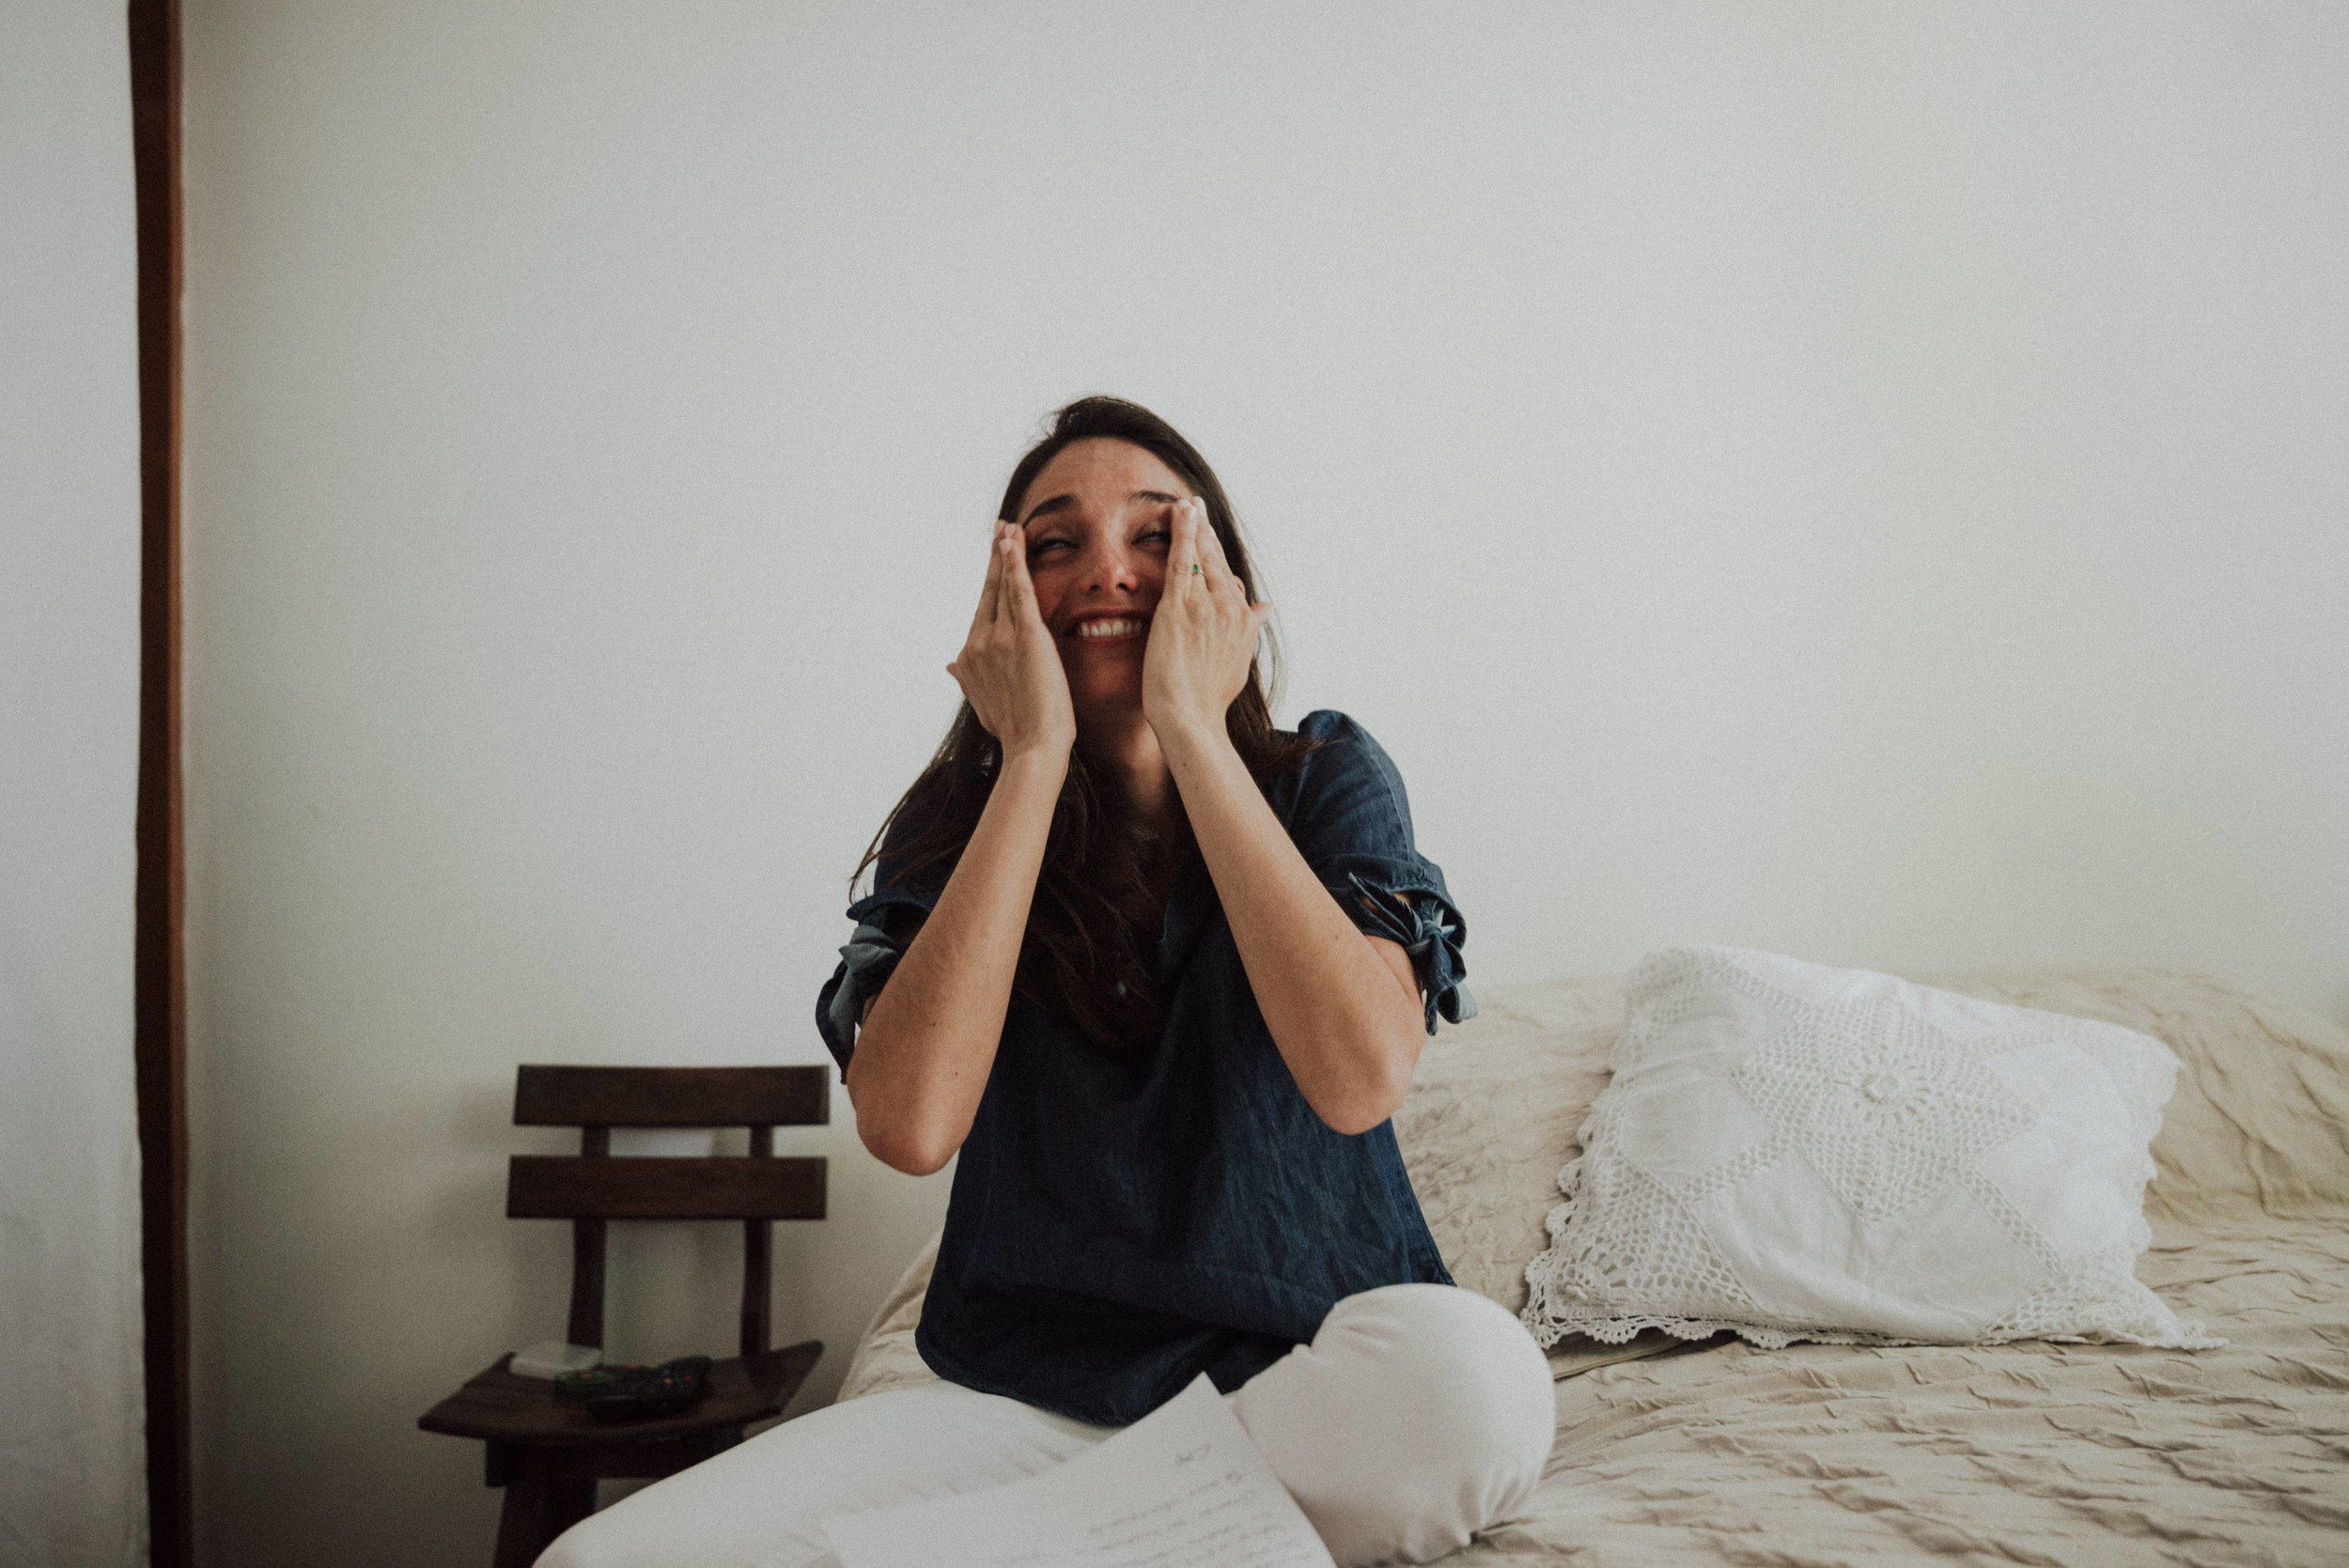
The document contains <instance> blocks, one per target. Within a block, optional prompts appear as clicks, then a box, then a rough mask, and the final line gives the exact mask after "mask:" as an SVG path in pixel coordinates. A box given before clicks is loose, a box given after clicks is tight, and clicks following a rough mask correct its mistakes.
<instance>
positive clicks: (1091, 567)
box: [1077, 540, 1142, 594]
mask: <svg viewBox="0 0 2349 1568" xmlns="http://www.w3.org/2000/svg"><path fill="white" fill-rule="evenodd" d="M1083 565H1084V570H1083V571H1082V572H1081V573H1080V574H1079V577H1078V581H1077V586H1078V588H1079V590H1080V591H1081V592H1083V593H1087V594H1112V593H1131V592H1133V591H1134V590H1135V589H1136V588H1139V587H1140V586H1141V585H1142V579H1141V578H1140V577H1139V576H1138V575H1137V574H1136V573H1135V570H1134V558H1133V555H1132V553H1131V552H1130V551H1128V550H1126V549H1125V547H1124V546H1122V545H1119V544H1116V543H1113V542H1111V541H1108V540H1103V541H1100V542H1098V543H1096V544H1095V545H1094V546H1093V548H1092V549H1091V550H1089V551H1086V552H1085V559H1084V563H1083Z"/></svg>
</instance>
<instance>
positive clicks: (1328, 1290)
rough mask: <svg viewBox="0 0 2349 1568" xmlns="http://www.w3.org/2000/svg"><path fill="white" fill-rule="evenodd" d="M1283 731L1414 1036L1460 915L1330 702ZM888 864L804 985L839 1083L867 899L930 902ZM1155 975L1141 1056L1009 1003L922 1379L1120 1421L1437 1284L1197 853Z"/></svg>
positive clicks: (1312, 821)
mask: <svg viewBox="0 0 2349 1568" xmlns="http://www.w3.org/2000/svg"><path fill="white" fill-rule="evenodd" d="M1298 729H1299V732H1300V733H1302V734H1304V735H1306V736H1309V737H1313V738H1315V739H1318V740H1322V741H1325V742H1327V744H1325V745H1323V746H1322V747H1321V748H1320V749H1319V750H1317V751H1315V752H1313V753H1310V754H1309V755H1308V756H1307V757H1306V758H1305V761H1304V763H1303V765H1302V767H1301V768H1299V769H1298V770H1297V771H1295V772H1293V773H1290V774H1288V775H1286V776H1284V777H1282V778H1280V779H1277V780H1275V781H1274V782H1273V785H1272V788H1271V791H1270V794H1269V799H1270V800H1271V804H1272V809H1273V812H1274V813H1275V815H1278V816H1279V817H1280V819H1281V822H1282V825H1283V827H1285V828H1286V829H1287V830H1288V832H1289V836H1290V838H1291V839H1292V840H1294V841H1295V843H1296V845H1297V847H1298V849H1299V851H1300V852H1301V853H1302V854H1303V856H1304V858H1305V862H1306V864H1308V865H1310V866H1311V867H1312V868H1313V870H1314V874H1315V876H1317V877H1320V879H1321V882H1322V885H1323V886H1324V887H1326V888H1328V889H1329V890H1330V893H1331V894H1332V895H1333V896H1334V897H1335V898H1336V899H1337V901H1338V904H1339V907H1340V908H1344V909H1345V910H1346V913H1347V914H1348V915H1349V916H1351V917H1352V918H1353V919H1354V921H1355V923H1356V924H1358V925H1360V926H1361V928H1362V929H1363V930H1364V931H1368V932H1372V933H1375V934H1377V935H1378V936H1382V937H1388V938H1392V939H1393V940H1395V941H1397V942H1400V943H1401V944H1402V945H1403V946H1404V947H1405V948H1406V949H1407V950H1408V952H1409V954H1410V955H1411V961H1412V964H1413V966H1414V967H1415V969H1416V970H1417V972H1418V978H1419V986H1420V991H1421V994H1422V996H1423V1000H1424V1002H1425V1006H1426V1018H1427V1030H1428V1032H1429V1033H1431V1034H1432V1033H1434V1032H1435V1029H1436V1019H1437V1017H1438V1016H1439V1015H1441V1016H1442V1017H1445V1018H1448V1019H1451V1020H1452V1021H1454V1022H1457V1021H1459V1020H1460V1019H1462V1018H1465V1017H1473V1016H1474V1015H1475V1012H1476V1003H1475V1001H1473V1000H1472V999H1471V998H1470V995H1469V992H1468V988H1467V987H1466V986H1463V985H1462V984H1461V979H1462V977H1463V976H1464V975H1465V974H1466V973H1467V966H1466V965H1465V964H1464V963H1463V962H1462V960H1461V957H1460V946H1461V943H1462V942H1463V940H1465V939H1466V937H1467V934H1468V932H1467V926H1466V924H1465V923H1464V922H1463V921H1462V920H1461V918H1460V914H1459V911H1458V910H1456V909H1455V908H1454V907H1453V904H1452V899H1451V895H1450V893H1448V892H1447V891H1446V890H1445V888H1444V880H1443V873H1442V872H1441V871H1440V870H1439V869H1438V867H1437V866H1436V864H1435V862H1432V861H1430V860H1428V859H1427V858H1426V857H1424V856H1423V855H1422V854H1420V853H1419V850H1418V848H1417V847H1416V846H1414V844H1413V842H1412V838H1411V812H1410V807H1409V804H1408V802H1407V801H1406V800H1405V798H1404V793H1403V780H1402V778H1401V777H1400V776H1399V775H1398V774H1397V773H1396V772H1395V769H1394V764H1393V763H1392V762H1390V761H1389V760H1388V758H1387V753H1385V752H1384V751H1382V750H1381V749H1380V748H1379V745H1378V743H1377V741H1375V740H1373V739H1372V738H1371V737H1370V736H1369V734H1368V733H1367V732H1365V731H1364V730H1363V729H1362V728H1361V725H1359V724H1357V723H1355V722H1353V721H1352V720H1351V719H1348V718H1346V716H1345V715H1344V714H1342V713H1336V712H1331V711H1329V710H1326V709H1325V710H1323V711H1320V712H1315V713H1311V714H1308V715H1306V717H1305V719H1304V720H1303V722H1301V723H1299V726H1298ZM893 870H894V866H893V864H892V862H891V860H890V857H889V855H888V853H887V849H886V846H884V850H883V853H882V856H881V860H880V862H879V878H878V880H879V891H878V892H876V893H873V894H872V895H871V896H869V897H866V898H863V899H859V900H858V901H857V902H856V903H855V904H853V905H851V906H849V908H848V917H849V918H850V919H852V920H854V921H856V922H858V925H857V930H856V934H855V936H854V937H853V939H851V940H850V941H849V943H848V946H847V947H844V948H842V949H841V962H840V966H839V968H838V969H837V970H834V971H833V974H832V979H831V981H830V982H828V983H827V984H826V985H825V986H824V988H823V991H822V993H821V995H820V996H819V997H818V998H817V1003H816V1023H817V1029H818V1031H820V1032H821V1033H822V1034H823V1037H824V1043H825V1044H826V1045H827V1046H829V1047H831V1048H832V1055H833V1056H834V1057H836V1058H838V1060H839V1062H840V1064H841V1068H842V1071H843V1074H844V1076H845V1073H846V1070H847V1067H848V1057H849V1055H850V1053H851V1052H852V1051H853V1050H854V1049H855V1041H856V1026H857V1020H858V1018H859V1017H860V1016H861V1014H862V1013H863V1006H864V1001H865V999H866V998H867V997H870V996H871V995H873V994H874V993H875V992H877V991H879V989H880V986H881V983H882V982H883V981H884V980H886V979H887V978H888V976H889V973H890V971H891V970H893V969H894V968H895V966H896V962H897V958H898V950H897V947H896V945H895V944H894V942H893V941H891V939H890V938H889V935H888V933H887V932H886V931H885V930H884V929H883V928H882V924H881V923H882V920H883V919H884V917H885V915H886V912H887V911H888V910H890V909H891V908H892V907H893V906H895V907H904V908H914V909H920V910H923V911H925V912H926V911H927V910H928V909H929V908H931V906H932V905H933V904H935V903H936V902H937V898H938V893H939V892H940V891H941V890H940V889H937V888H928V889H923V888H917V887H912V886H909V885H904V884H900V885H898V886H895V887H891V886H890V885H889V877H890V874H891V873H892V871H893ZM1398 893H1399V894H1402V895H1403V899H1404V900H1408V908H1406V906H1405V903H1404V902H1403V901H1401V900H1398V899H1397V898H1396V896H1395V895H1396V894H1398ZM1157 966H1158V967H1157V978H1158V981H1159V994H1160V995H1161V996H1162V997H1164V998H1165V999H1166V1002H1167V1015H1166V1025H1165V1029H1164V1032H1163V1033H1162V1034H1161V1035H1160V1037H1159V1042H1158V1045H1157V1046H1156V1047H1155V1048H1153V1049H1152V1050H1150V1051H1149V1052H1148V1053H1147V1054H1146V1055H1144V1056H1143V1057H1141V1058H1140V1059H1138V1060H1133V1061H1117V1060H1112V1058H1110V1057H1109V1056H1108V1055H1106V1054H1105V1053H1103V1052H1101V1051H1099V1050H1097V1049H1096V1048H1092V1047H1091V1046H1089V1045H1087V1044H1086V1043H1085V1042H1084V1041H1083V1040H1082V1039H1081V1037H1080V1036H1078V1035H1077V1034H1076V1033H1075V1032H1074V1031H1072V1030H1070V1029H1069V1028H1067V1027H1066V1025H1065V1024H1063V1023H1062V1022H1061V1021H1060V1020H1059V1019H1057V1018H1055V1017H1052V1016H1051V1015H1050V1014H1049V1013H1047V1012H1046V1011H1044V1010H1043V1009H1042V1008H1040V1007H1037V1006H1035V1005H1034V1004H1033V1003H1032V1002H1030V1001H1026V1000H1025V999H1023V998H1020V997H1019V996H1017V995H1015V996H1014V997H1013V999H1012V1001H1011V1006H1010V1009H1009V1011H1008V1012H1007V1013H1006V1015H1005V1017H1004V1019H1003V1040H1002V1043H1001V1044H1000V1045H998V1046H997V1048H996V1051H995V1064H994V1067H993V1070H992V1071H991V1072H990V1073H989V1075H988V1082H987V1089H986V1091H985V1093H984V1094H982V1095H981V1097H980V1100H979V1109H978V1113H977V1115H976V1117H975V1118H974V1119H973V1121H972V1125H971V1132H970V1135H969V1137H967V1138H966V1139H964V1141H963V1143H962V1149H961V1155H960V1160H959V1163H958V1164H957V1168H956V1171H955V1179H954V1189H953V1192H952V1194H951V1196H950V1197H949V1199H948V1203H947V1209H946V1230H945V1236H944V1239H943V1240H942V1241H941V1243H940V1245H939V1250H938V1265H937V1268H936V1271H935V1272H934V1273H933V1274H932V1275H931V1277H930V1287H929V1295H928V1296H926V1298H925V1299H924V1301H923V1303H922V1323H921V1327H920V1329H919V1331H918V1332H917V1334H916V1336H915V1344H916V1345H917V1347H918V1348H919V1349H920V1351H921V1353H922V1358H923V1359H924V1360H926V1361H927V1362H928V1363H929V1365H930V1367H931V1369H932V1370H933V1371H935V1372H936V1373H937V1374H939V1375H940V1376H941V1377H944V1378H946V1379H948V1380H949V1381H951V1382H955V1383H960V1384H963V1385H965V1386H967V1387H969V1388H973V1389H980V1390H982V1391H984V1392H988V1393H999V1394H1006V1395H1009V1396H1010V1397H1011V1398H1013V1399H1017V1400H1020V1401H1022V1402H1024V1403H1026V1404H1029V1405H1038V1406H1041V1407H1042V1408H1044V1409H1047V1410H1053V1411H1057V1412H1059V1413H1061V1414H1063V1415H1066V1416H1071V1417H1074V1418H1076V1419H1077V1420H1079V1421H1092V1422H1097V1423H1100V1424H1104V1425H1124V1424H1127V1423H1128V1422H1131V1421H1138V1420H1140V1419H1141V1418H1142V1417H1143V1416H1144V1415H1146V1414H1148V1413H1149V1412H1150V1411H1151V1410H1153V1409H1155V1408H1157V1407H1158V1405H1160V1404H1161V1403H1163V1402H1164V1401H1165V1400H1167V1399H1169V1398H1171V1397H1173V1396H1174V1395H1175V1393H1177V1392H1178V1391H1180V1390H1181V1389H1182V1388H1183V1387H1184V1385H1186V1384H1187V1383H1189V1382H1190V1380H1191V1379H1192V1378H1193V1377H1195V1376H1196V1375H1198V1374H1200V1373H1201V1372H1205V1373H1206V1374H1208V1375H1209V1376H1210V1377H1211V1378H1212V1379H1213V1380H1214V1382H1215V1386H1216V1387H1217V1388H1218V1389H1221V1390H1223V1391H1225V1392H1227V1393H1228V1392H1229V1391H1231V1390H1232V1389H1237V1387H1239V1386H1240V1385H1241V1384H1242V1383H1244V1382H1246V1381H1247V1380H1248V1379H1249V1378H1251V1377H1252V1376H1254V1375H1255V1374H1257V1373H1258V1372H1260V1371H1262V1370H1263V1369H1264V1368H1266V1367H1268V1366H1269V1365H1270V1364H1271V1363H1272V1362H1273V1361H1274V1360H1276V1359H1278V1358H1280V1357H1281V1356H1282V1355H1283V1354H1284V1353H1285V1352H1286V1351H1287V1350H1288V1349H1289V1347H1290V1346H1292V1345H1294V1344H1298V1343H1302V1342H1304V1341H1307V1340H1310V1339H1311V1338H1312V1337H1313V1335H1314V1331H1315V1328H1317V1327H1319V1326H1320V1323H1321V1320H1322V1317H1323V1315H1324V1314H1326V1313H1327V1312H1329V1310H1330V1307H1331V1306H1332V1305H1334V1304H1335V1303H1336V1302H1337V1300H1338V1298H1339V1297H1341V1296H1350V1295H1352V1294H1354V1293H1355V1292H1357V1291H1364V1290H1369V1289H1372V1288H1373V1287H1375V1286H1378V1285H1391V1284H1400V1283H1405V1282H1408V1281H1433V1282H1435V1283H1438V1284H1450V1283H1451V1282H1452V1276H1451V1275H1450V1273H1448V1272H1447V1271H1446V1270H1445V1268H1444V1265H1443V1259H1442V1258H1441V1257H1440V1256H1439V1254H1438V1252H1437V1250H1436V1244H1435V1241H1434V1238H1433V1237H1431V1236H1430V1235H1429V1234H1428V1233H1427V1222H1426V1220H1425V1219H1423V1217H1422V1216H1421V1214H1420V1208H1419V1200H1418V1199H1417V1198H1416V1197H1415V1196H1414V1195H1413V1194H1412V1191H1411V1184H1410V1178H1409V1177H1408V1176H1407V1175H1406V1174H1405V1173H1404V1169H1403V1157H1402V1154H1401V1152H1400V1151H1399V1150H1398V1149H1397V1148H1396V1146H1395V1141H1394V1124H1393V1123H1392V1122H1382V1123H1380V1124H1379V1125H1378V1126H1376V1127H1373V1128H1372V1129H1371V1130H1370V1131H1368V1132H1365V1133H1361V1134H1359V1135H1355V1136H1350V1137H1349V1136H1346V1135H1345V1134H1341V1133H1338V1132H1334V1131H1332V1130H1331V1129H1330V1126H1329V1125H1328V1124H1327V1123H1325V1122H1323V1121H1322V1120H1321V1118H1320V1117H1319V1116H1318V1115H1316V1114H1315V1112H1314V1110H1313V1108H1312V1107H1311V1106H1309V1105H1308V1104H1306V1103H1305V1096H1304V1095H1303V1094H1301V1093H1300V1092H1299V1089H1298V1087H1297V1080H1296V1079H1294V1078H1293V1077H1291V1076H1290V1073H1289V1069H1288V1064H1287V1063H1285V1062H1283V1060H1282V1059H1281V1053H1280V1051H1279V1049H1278V1048H1276V1047H1275V1046H1274V1045H1273V1043H1272V1035H1271V1032H1269V1031H1268V1029H1267V1028H1266V1027H1265V1021H1264V1016H1263V1014H1262V1013H1260V1012H1259V1011H1258V1010H1257V1007H1256V998H1255V993H1254V992H1253V991H1252V990H1251V989H1250V987H1249V984H1248V976H1247V974H1246V972H1245V971H1244V970H1242V968H1241V966H1240V958H1239V949H1238V947H1237V945H1236V944H1235V943H1234V941H1233V938H1232V929H1231V926H1230V925H1229V924H1226V923H1225V921H1224V919H1223V913H1222V908H1221V903H1220V902H1219V900H1218V899H1217V897H1216V892H1215V885H1214V883H1213V881H1212V879H1211V878H1210V877H1208V876H1207V873H1206V867H1205V864H1204V862H1201V861H1200V860H1199V859H1198V858H1197V857H1196V856H1194V857H1192V859H1191V862H1190V867H1189V869H1188V870H1186V871H1185V872H1184V873H1183V875H1182V876H1181V877H1179V878H1178V879H1177V881H1176V883H1175V888H1174V890H1173V892H1172V893H1171V894H1170V895H1169V897H1168V900H1167V908H1166V919H1165V925H1164V930H1163V934H1162V936H1161V938H1160V940H1159V953H1158V960H1157Z"/></svg>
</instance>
